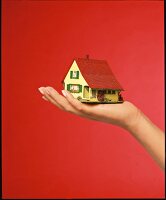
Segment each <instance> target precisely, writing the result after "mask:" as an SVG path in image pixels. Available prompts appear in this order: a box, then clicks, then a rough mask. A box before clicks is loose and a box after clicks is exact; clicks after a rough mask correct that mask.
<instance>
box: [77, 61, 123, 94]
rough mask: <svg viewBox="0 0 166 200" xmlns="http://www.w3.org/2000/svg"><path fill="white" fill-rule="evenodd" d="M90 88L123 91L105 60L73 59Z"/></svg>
mask: <svg viewBox="0 0 166 200" xmlns="http://www.w3.org/2000/svg"><path fill="white" fill-rule="evenodd" d="M74 60H75V61H76V63H77V65H78V68H79V69H80V72H81V74H82V76H83V77H84V79H85V80H86V82H87V83H88V85H89V87H90V88H95V89H97V88H98V89H114V90H123V88H122V86H121V85H120V83H119V82H118V81H117V79H116V78H115V76H114V74H113V72H112V70H111V69H110V67H109V65H108V63H107V62H106V61H105V60H94V59H89V58H75V59H74Z"/></svg>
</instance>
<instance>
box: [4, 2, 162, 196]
mask: <svg viewBox="0 0 166 200" xmlns="http://www.w3.org/2000/svg"><path fill="white" fill-rule="evenodd" d="M2 6H3V8H2V11H3V13H2V20H3V21H2V28H3V29H2V34H3V43H2V48H3V52H2V59H3V60H2V84H3V85H2V89H3V90H2V94H3V99H2V100H3V101H2V105H3V121H2V122H3V124H2V125H3V135H2V142H3V143H2V147H3V149H2V150H3V152H2V153H3V154H2V156H3V157H2V158H3V165H2V167H3V168H2V170H3V171H2V175H3V177H2V178H3V198H58V197H63V198H70V197H84V198H85V197H98V198H99V197H110V198H111V197H126V198H128V197H150V198H151V197H164V175H163V172H162V170H161V169H160V168H159V167H158V165H157V164H156V163H155V162H154V161H153V159H152V158H151V157H150V156H149V154H148V153H147V152H146V151H145V149H144V148H143V147H142V146H141V145H140V144H139V143H138V142H137V141H136V140H135V139H134V138H133V137H132V136H131V135H130V134H129V133H128V132H126V131H125V130H123V129H121V128H119V127H115V126H113V125H109V124H104V123H100V122H95V121H90V120H87V119H83V118H80V117H78V116H75V115H72V114H70V113H66V112H63V111H61V110H59V109H58V108H56V107H54V106H53V105H52V104H49V103H47V102H45V101H44V100H42V98H41V95H40V93H39V92H38V89H37V88H38V87H40V86H48V85H49V86H53V87H54V88H56V89H57V90H58V91H59V92H61V89H62V85H61V80H62V77H63V76H64V73H66V70H67V69H68V68H69V66H70V64H71V61H72V59H73V58H74V57H84V56H85V55H86V54H89V55H90V57H91V58H94V59H95V58H96V59H105V60H107V61H108V63H109V64H110V66H111V68H112V70H113V72H114V73H115V74H116V77H117V79H118V80H119V82H120V83H121V84H122V86H123V87H124V88H125V92H123V96H124V98H125V99H126V100H129V101H131V102H133V103H134V104H135V105H136V106H138V107H139V108H140V109H141V110H142V111H143V112H144V113H145V114H146V115H147V116H148V117H149V118H150V119H151V120H152V121H153V122H154V123H155V124H157V126H159V127H160V128H161V129H164V84H163V82H164V75H163V74H164V73H163V72H164V67H163V66H164V64H163V63H164V56H163V40H164V39H163V37H164V31H163V2H162V1H60V2H59V1H17V0H15V1H14V0H4V1H3V5H2Z"/></svg>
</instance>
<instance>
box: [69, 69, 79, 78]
mask: <svg viewBox="0 0 166 200" xmlns="http://www.w3.org/2000/svg"><path fill="white" fill-rule="evenodd" d="M70 78H71V79H79V71H70Z"/></svg>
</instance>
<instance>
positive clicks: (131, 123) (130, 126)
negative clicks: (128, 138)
mask: <svg viewBox="0 0 166 200" xmlns="http://www.w3.org/2000/svg"><path fill="white" fill-rule="evenodd" d="M143 118H144V116H143V113H142V112H141V110H139V109H138V108H137V109H136V110H135V113H132V115H131V116H128V117H127V119H126V120H125V122H124V124H123V128H124V129H126V130H127V131H129V132H131V133H134V132H135V131H136V130H137V129H139V127H140V125H141V121H143Z"/></svg>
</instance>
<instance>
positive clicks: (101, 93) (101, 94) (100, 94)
mask: <svg viewBox="0 0 166 200" xmlns="http://www.w3.org/2000/svg"><path fill="white" fill-rule="evenodd" d="M104 94H105V90H98V93H97V99H98V101H101V102H102V101H104Z"/></svg>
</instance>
